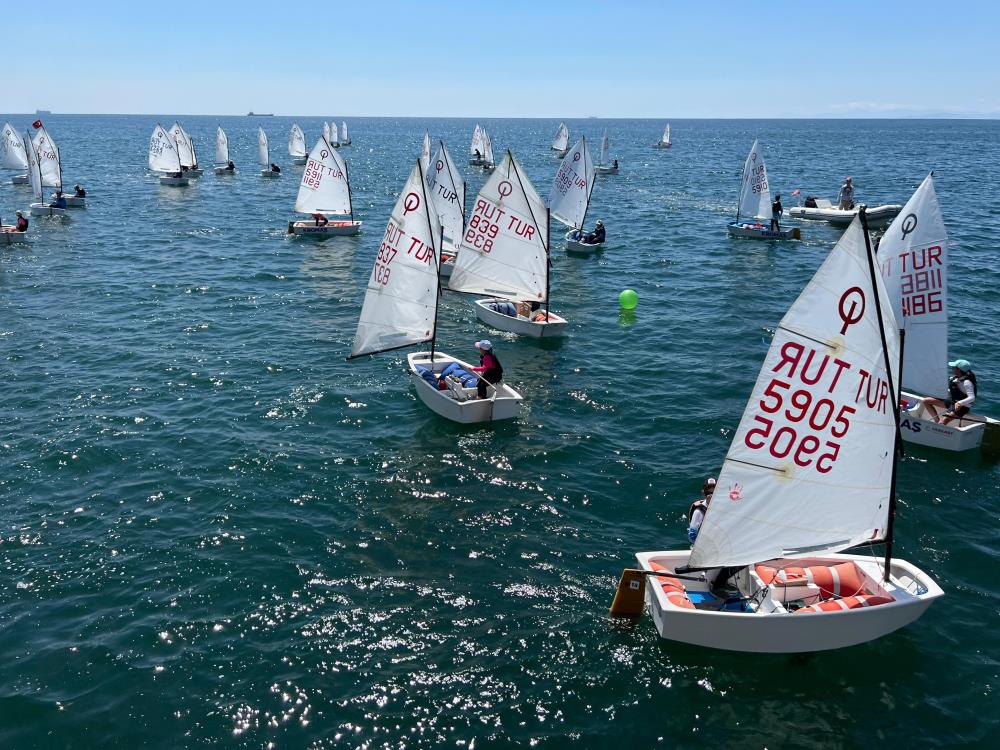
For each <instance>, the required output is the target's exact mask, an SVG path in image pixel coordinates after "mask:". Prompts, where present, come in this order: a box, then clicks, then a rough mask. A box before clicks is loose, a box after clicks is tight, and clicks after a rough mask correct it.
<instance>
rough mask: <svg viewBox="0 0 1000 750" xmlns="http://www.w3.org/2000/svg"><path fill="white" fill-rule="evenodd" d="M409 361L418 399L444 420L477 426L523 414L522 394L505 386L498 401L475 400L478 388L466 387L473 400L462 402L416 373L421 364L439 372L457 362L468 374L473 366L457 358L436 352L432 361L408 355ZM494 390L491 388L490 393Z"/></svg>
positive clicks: (427, 354) (427, 355) (425, 354)
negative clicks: (481, 423)
mask: <svg viewBox="0 0 1000 750" xmlns="http://www.w3.org/2000/svg"><path fill="white" fill-rule="evenodd" d="M406 361H407V363H408V365H409V371H410V378H411V381H412V382H413V387H414V388H416V390H417V396H418V397H419V398H420V400H421V401H423V402H424V404H425V405H426V406H427V407H428V408H429V409H430V410H431V411H433V412H434V413H435V414H438V415H439V416H442V417H444V418H445V419H450V420H451V421H452V422H458V423H460V424H478V423H480V422H499V421H502V420H505V419H514V418H515V417H517V416H518V415H519V414H520V412H521V402H522V401H523V399H522V397H521V394H520V393H518V392H517V391H515V390H514V389H513V388H511V387H510V386H508V385H507V384H506V383H500V385H499V389H498V392H497V393H496V397H495V398H492V397H488V398H484V399H480V398H475V396H476V389H475V388H466V389H464V391H465V393H466V394H467V395H471V396H473V398H471V399H469V400H467V401H459V400H458V399H456V398H455V397H454V396H453V395H452V391H450V390H448V391H439V390H438V389H436V388H435V387H434V386H432V385H431V384H430V383H428V382H427V381H426V380H424V379H423V378H422V377H420V375H419V374H418V373H417V371H416V365H422V366H424V367H431V368H432V369H433V370H434V372H436V373H440V372H441V371H442V370H443V369H444V368H445V367H447V366H448V365H449V364H451V363H452V362H457V363H458V365H459V366H460V367H462V368H463V369H464V370H467V371H468V370H469V368H470V367H472V365H470V364H468V363H467V362H463V361H462V360H460V359H458V358H457V357H452V356H449V355H448V354H445V353H444V352H435V353H434V361H433V362H432V361H431V355H430V352H414V353H412V354H410V355H408V356H407V358H406ZM492 390H493V389H492V388H491V389H489V390H488V392H491V391H492Z"/></svg>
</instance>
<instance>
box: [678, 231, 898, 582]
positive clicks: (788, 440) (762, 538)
mask: <svg viewBox="0 0 1000 750" xmlns="http://www.w3.org/2000/svg"><path fill="white" fill-rule="evenodd" d="M870 262H872V261H871V258H870V255H869V253H868V250H867V248H866V246H865V234H864V231H863V230H862V229H861V222H860V221H859V220H858V219H855V220H854V222H853V223H852V224H851V225H850V227H848V229H847V231H846V232H844V234H843V236H842V237H841V238H840V240H839V241H838V242H837V244H836V246H835V247H834V248H833V250H832V251H831V252H830V254H829V256H827V258H826V260H825V261H824V262H823V264H822V265H821V266H820V268H819V270H818V271H817V272H816V274H815V276H813V278H812V280H811V281H810V282H809V284H808V285H807V286H806V288H805V289H804V290H803V292H802V294H800V295H799V297H798V299H797V300H796V301H795V303H794V304H793V305H792V306H791V308H790V309H789V310H788V312H787V313H786V314H785V317H784V318H782V320H781V323H780V324H779V326H778V330H777V331H776V332H775V334H774V338H773V339H772V341H771V348H770V349H769V350H768V353H767V357H766V358H765V359H764V366H763V367H762V368H761V371H760V374H759V376H758V377H757V383H756V385H754V389H753V394H752V395H751V397H750V402H749V404H748V405H747V408H746V411H744V412H743V419H742V420H741V421H740V426H739V428H738V429H737V431H736V435H735V437H734V438H733V442H732V445H731V446H730V448H729V453H728V454H727V456H726V461H725V463H724V464H723V466H722V472H721V473H720V474H719V480H718V484H717V485H716V491H715V495H714V497H713V499H712V504H711V505H710V506H709V508H708V512H707V514H706V516H705V520H704V522H703V523H702V526H701V529H700V531H699V532H698V538H697V540H696V541H695V545H694V549H693V550H692V551H691V559H690V565H691V566H692V567H695V568H711V567H719V566H736V565H748V564H752V563H756V562H763V561H765V560H770V559H773V558H778V557H794V556H804V555H810V554H820V553H827V552H836V551H839V550H843V549H846V548H848V547H851V546H854V545H857V544H861V543H863V542H867V541H877V540H880V539H882V538H884V537H885V535H886V524H887V521H888V511H889V488H890V481H891V477H892V467H893V451H894V446H895V440H896V429H897V427H896V418H895V415H894V410H893V399H894V397H896V396H895V394H898V390H897V388H896V386H897V385H898V370H897V368H898V362H899V330H898V328H897V327H896V321H895V319H894V317H893V314H892V307H891V305H890V303H889V296H888V294H887V292H886V290H885V286H884V285H883V283H882V279H881V277H880V276H878V275H876V277H875V279H874V283H873V279H872V274H871V271H870V266H869V263H870ZM876 299H877V300H878V302H879V304H880V305H881V311H882V320H883V326H884V330H885V339H886V345H887V351H888V354H887V355H886V354H884V353H883V349H882V338H881V335H880V331H879V321H878V313H877V307H876ZM886 356H887V357H888V360H889V362H890V367H891V370H892V373H893V375H892V378H893V382H892V385H891V387H890V384H889V382H888V379H887V377H886V364H885V362H886Z"/></svg>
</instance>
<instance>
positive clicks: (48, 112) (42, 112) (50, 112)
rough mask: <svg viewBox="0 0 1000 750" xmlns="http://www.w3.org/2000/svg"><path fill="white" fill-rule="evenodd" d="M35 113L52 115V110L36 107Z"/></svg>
mask: <svg viewBox="0 0 1000 750" xmlns="http://www.w3.org/2000/svg"><path fill="white" fill-rule="evenodd" d="M35 114H36V115H51V114H52V110H49V109H36V110H35Z"/></svg>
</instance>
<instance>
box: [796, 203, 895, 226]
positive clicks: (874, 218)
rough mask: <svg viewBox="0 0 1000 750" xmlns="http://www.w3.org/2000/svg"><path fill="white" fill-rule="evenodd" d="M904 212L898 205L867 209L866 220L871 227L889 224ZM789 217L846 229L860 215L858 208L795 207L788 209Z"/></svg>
mask: <svg viewBox="0 0 1000 750" xmlns="http://www.w3.org/2000/svg"><path fill="white" fill-rule="evenodd" d="M902 210H903V207H902V206H899V205H896V204H886V205H884V206H873V207H871V208H868V207H867V206H866V207H865V218H866V219H867V220H868V224H869V226H878V225H881V224H888V223H889V222H890V221H892V219H893V218H895V216H896V214H898V213H899V212H900V211H902ZM788 215H789V216H791V217H792V218H793V219H809V220H810V221H827V222H829V223H831V224H833V225H835V226H839V227H846V226H847V225H848V224H850V223H851V222H852V221H854V217H855V216H857V215H858V207H855V208H851V209H846V210H845V209H840V208H837V207H835V206H829V207H819V208H806V207H805V206H793V207H792V208H790V209H788Z"/></svg>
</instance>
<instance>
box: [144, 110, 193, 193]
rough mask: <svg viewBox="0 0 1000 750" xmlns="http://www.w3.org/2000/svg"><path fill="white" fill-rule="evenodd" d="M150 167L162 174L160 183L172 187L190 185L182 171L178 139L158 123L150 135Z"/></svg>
mask: <svg viewBox="0 0 1000 750" xmlns="http://www.w3.org/2000/svg"><path fill="white" fill-rule="evenodd" d="M149 168H150V169H151V170H153V171H154V172H163V173H164V174H161V175H160V184H161V185H168V186H171V187H180V186H184V185H188V184H190V183H189V180H188V178H187V177H185V176H184V173H183V172H182V171H181V160H180V156H179V155H178V153H177V141H176V140H174V137H173V136H172V135H170V133H168V132H167V130H166V129H165V128H164V127H163V126H162V125H160V123H156V127H155V128H153V134H152V135H151V136H150V137H149Z"/></svg>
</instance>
